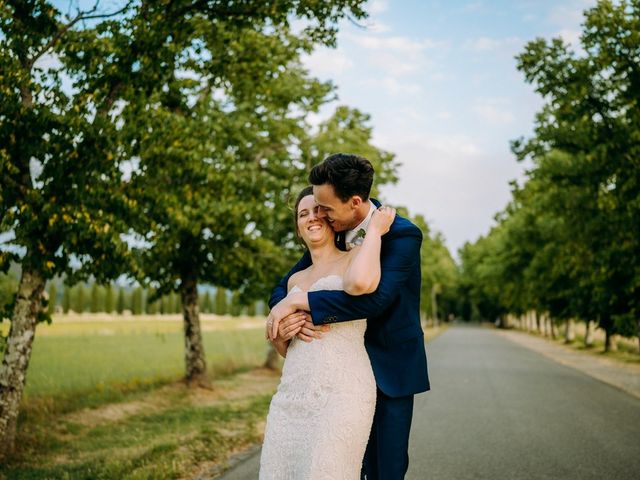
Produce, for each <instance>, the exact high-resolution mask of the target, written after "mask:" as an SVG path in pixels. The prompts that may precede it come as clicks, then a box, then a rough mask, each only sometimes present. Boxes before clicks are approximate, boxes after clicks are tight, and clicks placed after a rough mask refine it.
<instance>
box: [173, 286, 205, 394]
mask: <svg viewBox="0 0 640 480" xmlns="http://www.w3.org/2000/svg"><path fill="white" fill-rule="evenodd" d="M180 294H181V298H182V315H183V319H184V347H185V348H184V350H185V351H184V360H185V366H186V375H185V380H186V381H187V382H188V383H189V384H190V385H200V386H209V385H208V383H207V380H206V376H205V374H206V372H207V362H206V361H205V357H204V346H203V343H202V332H201V330H200V315H199V312H198V282H197V280H196V278H195V277H193V276H183V277H182V278H181V283H180Z"/></svg>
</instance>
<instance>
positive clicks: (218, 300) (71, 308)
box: [0, 279, 257, 316]
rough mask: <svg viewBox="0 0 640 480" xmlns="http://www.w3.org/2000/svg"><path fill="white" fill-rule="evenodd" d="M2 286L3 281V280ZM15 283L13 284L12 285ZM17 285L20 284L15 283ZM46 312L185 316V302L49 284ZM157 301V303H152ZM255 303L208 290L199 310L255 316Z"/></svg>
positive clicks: (149, 293) (171, 296)
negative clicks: (183, 310)
mask: <svg viewBox="0 0 640 480" xmlns="http://www.w3.org/2000/svg"><path fill="white" fill-rule="evenodd" d="M0 283H2V279H0ZM12 283H13V282H12ZM16 283H17V282H16ZM14 293H15V288H12V289H11V292H10V294H9V295H6V294H5V293H4V292H0V304H2V305H5V304H6V303H7V302H9V301H11V299H12V297H13V295H14ZM5 295H6V298H3V297H5ZM46 298H47V310H48V313H49V314H50V315H51V314H53V313H55V312H62V313H69V312H74V313H110V314H112V313H116V314H120V315H121V314H124V313H127V314H132V315H144V314H149V315H155V314H175V313H182V300H181V298H180V296H179V295H177V294H176V293H175V292H174V291H171V292H169V293H168V294H166V295H164V296H162V297H159V298H158V295H157V294H156V293H155V291H154V290H150V289H146V288H142V287H135V288H133V289H131V288H126V287H122V286H117V285H116V286H114V285H106V286H104V285H98V284H97V283H93V284H91V285H90V286H87V285H84V284H83V283H78V284H76V285H75V286H73V287H71V286H65V287H64V288H63V289H61V290H60V289H59V287H57V286H56V283H55V282H53V281H49V282H48V284H47V296H46ZM153 298H156V300H153ZM256 303H257V302H256V301H250V302H248V303H246V304H242V303H240V295H239V294H238V292H237V291H236V292H228V291H226V290H224V289H222V288H218V289H217V290H216V291H215V292H211V291H210V290H205V291H204V292H199V293H198V310H199V312H200V313H215V314H216V315H227V314H230V315H233V316H238V315H241V314H242V313H244V314H246V315H250V316H252V315H256V312H257V305H256Z"/></svg>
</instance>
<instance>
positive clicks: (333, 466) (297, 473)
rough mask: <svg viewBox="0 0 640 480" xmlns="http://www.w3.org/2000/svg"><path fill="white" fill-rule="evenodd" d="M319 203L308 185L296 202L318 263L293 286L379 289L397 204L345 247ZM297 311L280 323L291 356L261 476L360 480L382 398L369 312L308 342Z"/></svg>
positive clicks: (302, 231)
mask: <svg viewBox="0 0 640 480" xmlns="http://www.w3.org/2000/svg"><path fill="white" fill-rule="evenodd" d="M317 208H318V207H317V205H316V202H315V199H314V197H313V190H312V188H311V187H307V188H305V189H303V190H302V191H301V192H300V194H299V196H298V199H297V201H296V206H295V210H294V211H295V214H296V230H297V234H298V236H299V237H300V238H301V239H302V240H303V241H304V243H305V244H306V246H307V248H308V249H309V253H310V254H311V258H312V262H313V263H312V265H311V266H310V267H309V268H307V269H305V270H301V271H299V272H297V273H295V274H294V275H292V276H291V278H290V279H289V283H288V292H289V293H291V292H294V291H314V290H344V291H345V292H347V293H349V294H351V295H362V294H365V293H371V292H373V291H375V290H376V288H377V287H378V283H379V281H380V244H381V236H382V235H384V234H385V233H386V232H387V231H388V230H389V227H390V226H391V223H392V222H393V219H394V217H395V210H394V209H392V208H388V207H382V208H381V209H380V210H377V211H376V212H375V213H374V214H373V216H372V218H371V221H370V223H369V226H368V228H367V232H366V236H365V238H364V241H363V243H362V246H360V247H355V248H353V249H352V250H350V251H348V252H343V251H341V250H339V249H338V248H337V247H336V245H335V241H334V236H335V234H334V232H333V230H332V229H331V226H330V225H329V224H328V223H327V222H326V221H325V220H324V219H322V218H320V217H318V216H317ZM286 301H287V299H286V298H285V299H284V300H283V302H286ZM290 318H291V319H290V320H289V321H283V322H282V323H281V324H280V325H279V327H278V337H277V338H276V340H274V346H275V348H276V349H277V350H278V352H279V353H280V354H281V355H282V356H284V357H285V362H284V367H283V369H282V377H281V380H280V385H279V386H278V390H277V392H276V394H275V395H274V396H273V399H272V400H271V405H270V408H269V414H268V416H267V425H266V431H265V438H264V444H263V447H262V456H261V458H260V479H261V480H270V479H277V480H286V479H291V480H312V479H318V480H320V479H322V480H326V479H353V480H357V479H359V478H360V470H361V468H362V458H363V456H364V452H365V448H366V445H367V441H368V439H369V432H370V429H371V423H372V421H373V415H374V411H375V403H376V382H375V379H374V377H373V371H372V369H371V363H370V361H369V357H368V355H367V352H366V350H365V346H364V332H365V329H366V319H362V320H355V321H351V322H342V323H337V324H334V325H332V326H331V327H330V329H329V330H326V331H325V332H324V334H322V333H319V334H318V336H322V339H321V340H320V341H313V342H303V341H301V340H300V339H299V338H297V337H296V336H295V335H296V333H298V332H299V331H300V329H301V327H302V325H303V323H304V319H303V318H302V319H295V316H293V317H290Z"/></svg>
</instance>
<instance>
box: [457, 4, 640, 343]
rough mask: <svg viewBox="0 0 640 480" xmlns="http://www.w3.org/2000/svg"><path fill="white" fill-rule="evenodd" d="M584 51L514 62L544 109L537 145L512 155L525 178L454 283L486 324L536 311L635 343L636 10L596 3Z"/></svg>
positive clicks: (588, 16)
mask: <svg viewBox="0 0 640 480" xmlns="http://www.w3.org/2000/svg"><path fill="white" fill-rule="evenodd" d="M581 46H582V48H583V50H584V53H582V54H577V53H575V52H574V51H572V50H571V49H570V47H569V46H568V45H566V44H564V43H563V42H562V40H560V39H554V40H552V41H550V42H547V41H545V40H543V39H538V40H535V41H533V42H530V43H529V44H527V46H526V47H525V51H524V52H523V53H522V54H520V55H519V56H518V57H517V59H518V68H519V69H520V70H521V71H522V72H523V73H524V74H525V78H526V80H527V81H528V82H530V83H533V84H535V86H536V91H537V92H538V93H540V94H541V95H542V96H543V97H544V98H545V100H546V103H545V105H544V107H543V109H542V110H541V111H540V112H539V113H538V115H537V116H536V125H535V133H534V135H533V136H532V137H531V138H530V139H528V140H526V141H525V140H524V139H520V140H518V141H516V142H514V143H513V151H514V153H515V154H516V155H517V157H518V158H519V159H524V158H530V159H532V161H533V163H534V168H533V169H532V170H531V171H530V172H529V174H528V177H529V178H528V181H527V182H526V184H525V185H524V186H523V187H518V186H517V185H514V186H513V200H512V201H511V203H510V204H509V206H508V207H507V209H506V210H505V211H504V212H502V214H501V215H499V216H498V217H497V220H498V225H497V226H496V227H495V228H493V229H492V231H491V232H490V233H489V235H487V236H486V237H484V238H482V239H480V240H479V241H478V242H476V244H475V245H467V246H466V247H465V249H464V250H463V252H462V259H463V276H465V277H466V285H467V287H468V289H469V290H468V293H469V297H470V298H471V299H472V300H471V303H472V304H473V305H474V306H475V307H476V308H478V309H479V314H480V315H481V316H484V317H485V318H486V316H487V315H503V314H505V313H513V314H521V313H523V312H525V311H528V310H536V311H539V312H549V313H550V314H551V315H552V317H554V318H555V319H559V320H565V319H569V318H580V319H583V320H593V319H598V320H599V322H600V326H601V327H602V328H604V329H605V330H606V332H607V334H608V335H609V336H610V335H611V334H613V333H616V332H620V333H622V332H625V333H626V334H629V333H631V332H635V334H636V335H637V333H638V324H637V323H636V324H635V325H634V321H635V322H637V318H638V312H639V305H638V301H640V257H639V256H638V252H639V251H640V237H639V236H638V234H637V232H639V231H640V184H639V183H638V182H639V179H640V164H639V163H638V159H639V158H640V143H639V142H638V138H640V109H638V108H637V106H638V101H639V100H640V71H639V70H638V63H637V58H638V55H639V54H640V3H639V2H637V1H621V2H617V3H616V4H614V3H612V2H609V1H600V2H598V4H597V6H596V7H594V8H592V9H590V10H588V11H586V12H585V22H584V32H583V35H582V37H581ZM634 319H635V320H634Z"/></svg>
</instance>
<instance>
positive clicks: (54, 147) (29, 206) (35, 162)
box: [0, 0, 127, 458]
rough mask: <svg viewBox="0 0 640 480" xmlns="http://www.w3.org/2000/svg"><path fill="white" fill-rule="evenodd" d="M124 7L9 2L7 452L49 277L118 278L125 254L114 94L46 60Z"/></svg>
mask: <svg viewBox="0 0 640 480" xmlns="http://www.w3.org/2000/svg"><path fill="white" fill-rule="evenodd" d="M122 13H123V12H122V11H120V12H107V13H100V14H99V13H96V11H95V9H94V10H93V11H90V12H79V13H78V14H77V15H76V16H75V17H74V18H71V19H65V18H62V16H61V15H60V13H59V11H58V10H57V9H55V8H54V7H52V6H51V5H50V4H49V3H47V2H45V1H44V0H34V1H31V2H24V1H7V2H3V6H2V8H1V9H0V71H2V75H0V95H1V98H2V101H0V179H1V180H0V182H1V184H0V192H1V193H0V231H3V232H7V231H12V232H13V233H14V237H15V238H14V240H13V241H12V242H11V243H12V244H13V246H15V247H17V248H14V249H11V250H10V251H3V252H0V271H6V269H7V268H8V266H9V264H10V263H11V262H17V263H18V264H20V266H21V277H20V281H19V285H18V294H17V295H16V297H15V302H14V304H13V305H12V309H11V314H10V318H11V327H10V330H9V335H8V339H7V347H6V349H5V351H4V355H3V361H2V367H1V368H0V457H2V458H6V457H7V456H9V455H11V452H12V451H13V447H14V441H15V431H16V423H17V418H18V408H19V405H20V401H21V398H22V392H23V390H24V381H25V378H26V371H27V366H28V365H29V359H30V357H31V351H32V345H33V339H34V338H35V329H36V324H37V323H38V322H40V321H44V320H47V319H48V318H50V317H48V314H47V312H46V310H45V308H44V304H43V292H44V287H45V283H46V281H47V280H49V279H51V278H53V277H54V276H56V275H60V274H66V276H67V279H68V281H69V283H70V284H73V283H75V282H76V281H77V280H78V279H80V278H86V277H88V275H89V274H93V275H94V276H95V277H96V278H104V277H109V276H113V275H116V272H115V270H118V269H119V268H121V266H122V265H124V264H125V263H126V262H125V261H124V260H123V259H124V256H125V255H124V253H125V252H126V251H127V245H126V243H125V242H124V241H123V240H121V238H120V236H119V233H120V232H123V231H126V230H125V228H123V227H122V225H121V224H122V221H121V219H122V218H123V216H124V212H125V211H126V208H127V205H126V203H125V204H122V199H123V196H122V195H116V194H114V193H115V192H114V190H113V189H112V187H113V185H114V183H119V179H120V176H121V173H120V171H119V169H118V165H117V163H116V161H115V159H116V158H117V156H118V154H119V151H117V150H116V149H115V148H114V145H113V144H112V142H111V140H112V139H113V137H114V135H113V133H114V132H115V130H116V129H115V124H114V123H113V122H112V121H111V118H110V117H109V113H110V110H111V108H110V107H112V106H113V103H109V101H111V102H112V101H113V100H115V99H114V98H107V97H106V96H101V95H100V94H99V93H98V94H96V95H83V94H81V93H79V94H77V95H73V96H70V95H69V94H68V92H66V91H65V89H64V88H63V81H62V79H63V76H62V71H61V70H62V68H58V67H55V66H54V67H45V66H44V65H43V64H42V59H43V58H44V56H45V55H46V54H54V55H56V54H57V55H58V56H62V57H63V56H64V53H63V52H64V51H65V50H66V47H67V45H68V43H67V41H68V40H69V38H70V37H71V32H72V31H73V28H75V27H80V26H82V25H83V20H91V19H95V18H98V17H97V16H98V15H101V16H102V18H105V17H108V16H112V15H111V14H113V15H116V14H118V15H119V14H122ZM67 73H68V74H69V76H68V78H71V81H73V82H75V81H76V80H78V79H79V77H78V76H77V75H75V74H74V72H67ZM76 85H78V84H77V83H76ZM94 93H97V92H94ZM121 227H122V228H121ZM72 258H73V259H75V260H76V262H75V263H74V262H71V261H70V260H71V259H72ZM114 258H118V259H119V260H120V261H118V262H114V261H112V259H114ZM77 260H80V262H81V263H80V265H78V264H77Z"/></svg>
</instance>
